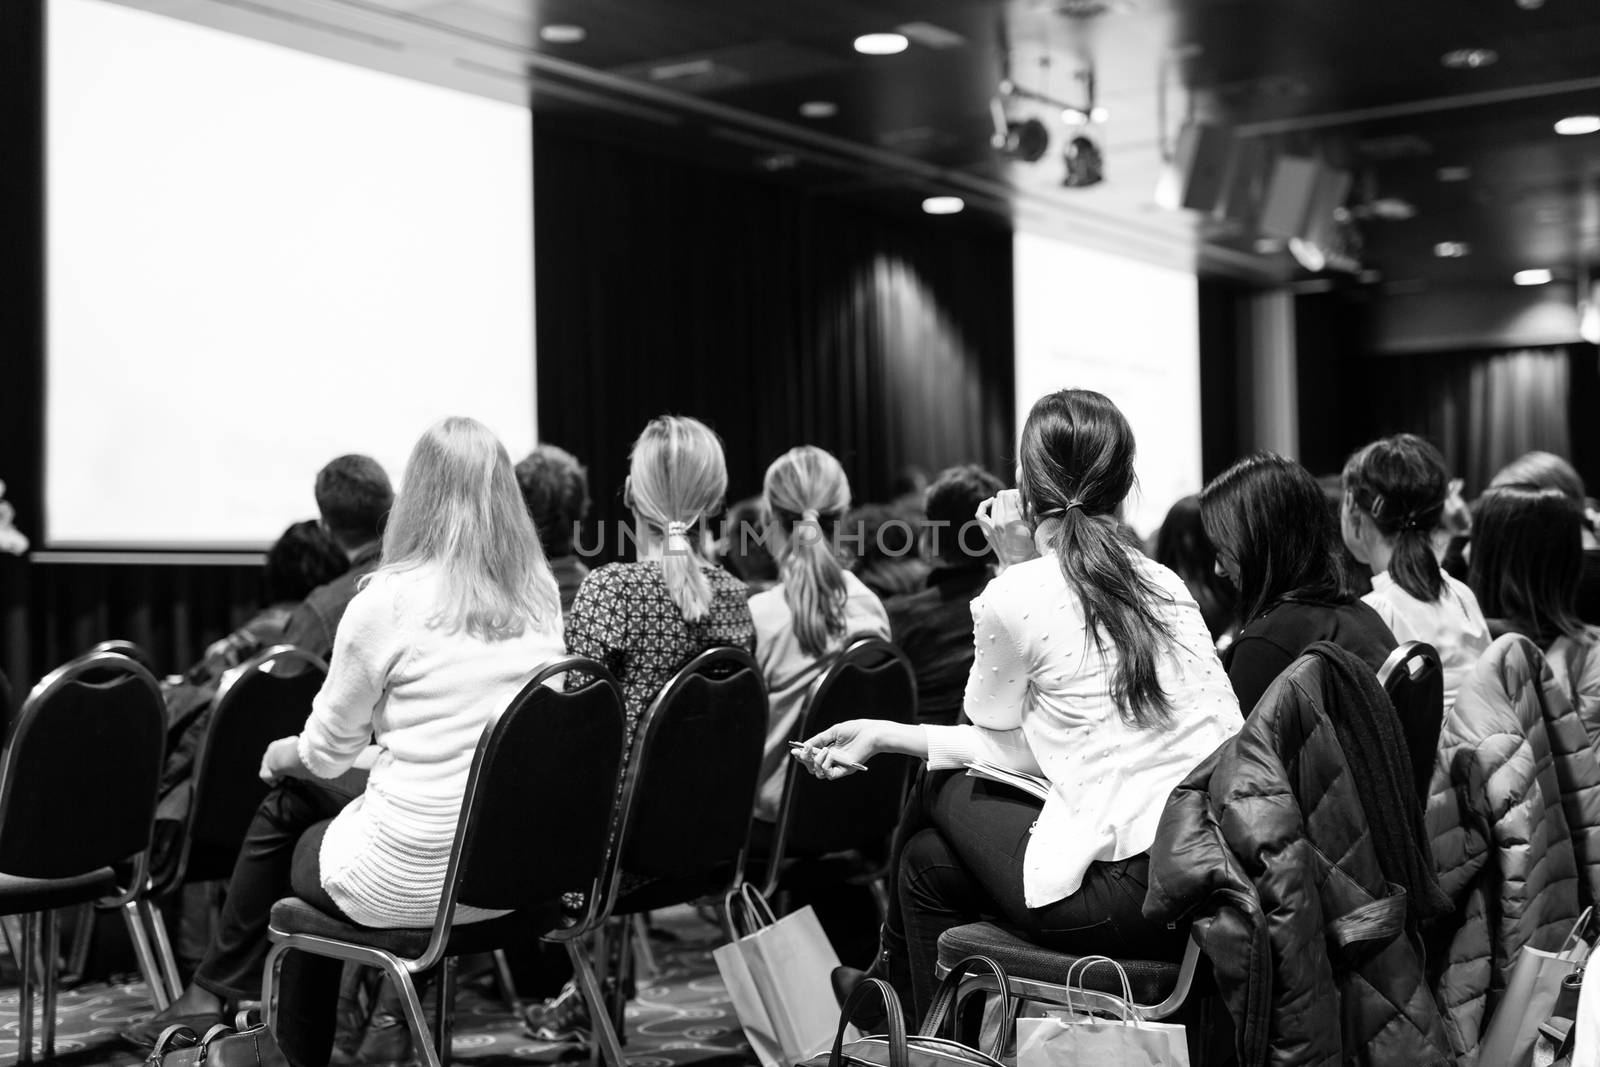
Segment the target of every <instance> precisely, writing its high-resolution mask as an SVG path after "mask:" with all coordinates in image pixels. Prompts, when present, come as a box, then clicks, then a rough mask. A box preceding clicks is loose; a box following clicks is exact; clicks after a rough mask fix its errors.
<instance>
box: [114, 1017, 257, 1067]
mask: <svg viewBox="0 0 1600 1067" xmlns="http://www.w3.org/2000/svg"><path fill="white" fill-rule="evenodd" d="M144 1062H145V1067H289V1061H288V1060H287V1059H285V1058H284V1055H283V1050H282V1049H280V1048H278V1042H277V1040H276V1039H275V1038H274V1037H273V1036H272V1031H271V1030H269V1029H267V1027H266V1024H264V1023H263V1022H262V1021H261V1019H260V1017H259V1016H257V1015H256V1013H255V1012H253V1011H241V1012H240V1013H239V1014H238V1015H237V1016H235V1017H234V1020H233V1025H232V1026H229V1025H228V1024H226V1023H218V1024H217V1025H215V1026H213V1027H212V1028H211V1029H209V1030H207V1031H206V1032H205V1034H204V1036H201V1035H198V1034H196V1033H195V1032H194V1031H193V1030H192V1029H190V1028H189V1027H187V1026H183V1025H182V1024H174V1025H172V1026H169V1027H167V1028H166V1029H165V1030H163V1031H161V1036H160V1037H158V1038H156V1047H155V1048H153V1049H151V1051H150V1056H149V1058H148V1059H146V1060H145V1061H144Z"/></svg>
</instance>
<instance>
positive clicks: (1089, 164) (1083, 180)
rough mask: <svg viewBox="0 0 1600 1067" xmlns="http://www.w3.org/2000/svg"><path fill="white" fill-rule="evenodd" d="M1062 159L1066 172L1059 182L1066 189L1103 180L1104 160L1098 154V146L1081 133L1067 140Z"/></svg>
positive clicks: (1095, 183)
mask: <svg viewBox="0 0 1600 1067" xmlns="http://www.w3.org/2000/svg"><path fill="white" fill-rule="evenodd" d="M1062 160H1063V162H1065V163H1066V166H1067V173H1066V177H1064V178H1063V179H1062V180H1061V184H1062V185H1064V186H1066V187H1067V188H1068V189H1082V188H1084V187H1085V186H1088V185H1098V184H1099V183H1100V182H1102V181H1104V180H1105V176H1106V161H1105V157H1104V156H1102V155H1101V154H1100V146H1099V145H1097V144H1095V143H1094V142H1093V141H1091V140H1089V138H1087V137H1085V136H1083V135H1082V134H1079V135H1078V136H1077V137H1074V138H1073V139H1072V140H1071V141H1069V142H1067V150H1066V152H1065V154H1064V155H1063V157H1062Z"/></svg>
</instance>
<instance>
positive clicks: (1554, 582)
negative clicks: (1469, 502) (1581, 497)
mask: <svg viewBox="0 0 1600 1067" xmlns="http://www.w3.org/2000/svg"><path fill="white" fill-rule="evenodd" d="M1582 527H1583V513H1582V512H1581V511H1579V510H1578V505H1577V504H1575V503H1573V501H1572V499H1571V498H1570V497H1568V496H1567V495H1566V494H1565V493H1563V492H1562V491H1561V490H1559V489H1539V488H1536V487H1534V486H1531V485H1507V486H1503V487H1501V488H1498V489H1490V490H1489V491H1488V492H1486V493H1484V494H1483V496H1482V497H1480V498H1479V499H1478V505H1477V507H1476V508H1475V509H1474V511H1473V515H1472V562H1471V565H1470V567H1469V569H1468V571H1467V584H1469V585H1470V586H1472V591H1473V592H1474V593H1475V594H1477V597H1478V606H1479V607H1481V608H1482V609H1483V613H1484V614H1485V615H1486V616H1488V617H1489V618H1492V619H1505V620H1506V621H1507V622H1508V623H1510V624H1511V625H1512V626H1513V627H1514V628H1515V629H1516V630H1518V631H1519V632H1521V633H1524V634H1526V635H1527V636H1528V637H1530V638H1532V639H1533V641H1534V642H1535V643H1536V644H1538V645H1540V646H1547V645H1548V644H1549V643H1550V642H1551V641H1553V640H1555V639H1556V638H1557V637H1562V636H1566V637H1572V638H1576V639H1578V640H1582V639H1583V638H1584V634H1585V630H1584V626H1583V623H1582V621H1580V620H1579V618H1578V576H1579V573H1580V572H1581V571H1582V569H1583V533H1582Z"/></svg>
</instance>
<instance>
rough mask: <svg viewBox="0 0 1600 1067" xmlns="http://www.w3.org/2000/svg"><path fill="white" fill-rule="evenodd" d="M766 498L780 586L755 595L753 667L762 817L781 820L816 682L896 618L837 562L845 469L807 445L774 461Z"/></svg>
mask: <svg viewBox="0 0 1600 1067" xmlns="http://www.w3.org/2000/svg"><path fill="white" fill-rule="evenodd" d="M763 499H764V501H765V503H766V510H767V523H768V526H767V529H768V532H769V534H770V535H771V537H772V540H773V547H774V548H775V550H776V553H777V557H778V573H779V575H780V577H781V578H782V581H781V583H780V584H779V585H778V586H776V587H775V588H772V589H768V590H767V591H766V592H764V593H757V594H756V595H755V596H753V597H751V598H750V615H751V617H752V618H753V619H754V620H755V630H756V661H757V662H758V663H760V664H761V673H762V674H763V675H764V676H765V678H766V680H767V700H768V704H769V706H770V709H771V715H770V718H769V720H768V724H767V742H766V748H765V750H764V751H763V753H762V757H761V776H760V779H759V782H760V784H759V786H758V787H757V792H756V810H755V816H756V818H758V819H761V820H763V821H764V822H772V821H773V820H775V819H776V818H777V817H778V801H779V800H780V799H781V798H782V795H783V775H784V770H785V763H786V762H787V759H788V753H789V747H788V743H789V741H790V740H792V739H793V737H794V732H795V726H796V724H798V722H799V721H800V712H801V710H802V709H803V708H804V706H805V702H806V695H807V694H808V693H809V692H810V691H811V686H812V684H813V683H814V682H815V681H816V680H817V679H818V678H819V677H821V675H822V673H823V671H825V670H827V668H828V665H829V664H830V663H831V662H832V661H833V658H834V656H835V655H837V654H838V652H839V650H840V649H842V648H843V647H844V646H845V645H846V644H848V643H849V642H850V641H852V640H854V639H856V638H858V637H882V638H885V639H887V638H888V636H889V617H888V615H886V614H885V613H884V610H883V604H882V603H881V602H879V600H878V598H877V597H876V596H875V595H873V592H872V590H870V589H868V588H867V587H866V586H865V585H863V584H862V583H861V580H860V579H858V578H857V577H856V576H855V575H853V574H851V573H850V572H849V571H847V570H845V569H844V567H843V566H841V565H840V563H839V557H838V555H837V552H838V540H837V538H838V534H839V523H840V521H841V520H842V519H843V518H844V517H845V513H846V512H847V511H849V509H850V483H849V481H848V480H847V479H846V478H845V473H844V468H843V467H841V466H840V465H839V461H838V460H837V459H834V458H833V456H831V455H829V454H828V453H827V452H824V451H823V450H822V449H820V448H815V447H813V446H811V445H802V446H800V447H799V448H792V449H790V450H789V451H788V452H785V453H784V454H783V455H781V456H779V457H778V458H777V459H775V460H773V461H772V465H771V466H770V467H768V468H767V477H766V482H765V491H764V494H763Z"/></svg>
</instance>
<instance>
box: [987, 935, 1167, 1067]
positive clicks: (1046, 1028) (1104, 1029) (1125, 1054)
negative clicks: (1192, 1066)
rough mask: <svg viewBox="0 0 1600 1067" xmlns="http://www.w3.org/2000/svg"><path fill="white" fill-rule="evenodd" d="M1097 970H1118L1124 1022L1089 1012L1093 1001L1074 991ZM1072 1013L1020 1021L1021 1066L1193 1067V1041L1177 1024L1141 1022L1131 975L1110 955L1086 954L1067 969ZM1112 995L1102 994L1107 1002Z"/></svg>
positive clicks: (1117, 1002) (1118, 1005)
mask: <svg viewBox="0 0 1600 1067" xmlns="http://www.w3.org/2000/svg"><path fill="white" fill-rule="evenodd" d="M1091 967H1112V968H1114V969H1115V970H1116V972H1117V975H1118V976H1119V977H1120V978H1121V980H1122V996H1121V997H1111V998H1110V999H1111V1001H1112V1002H1114V1003H1115V1005H1116V1010H1117V1014H1118V1016H1119V1017H1118V1018H1114V1019H1107V1018H1102V1017H1100V1016H1098V1015H1095V1014H1094V1013H1093V1012H1091V1011H1090V1010H1089V1004H1088V998H1086V997H1084V998H1081V999H1080V1000H1078V1001H1076V1002H1075V1001H1074V997H1073V993H1074V992H1078V993H1080V994H1081V993H1082V992H1083V989H1082V988H1081V987H1080V986H1077V985H1075V983H1081V982H1082V981H1083V977H1084V975H1085V974H1087V973H1088V971H1089V969H1090V968H1091ZM1066 985H1067V1010H1066V1011H1051V1012H1047V1013H1045V1015H1044V1016H1043V1017H1041V1018H1037V1019H1018V1020H1017V1067H1189V1043H1188V1038H1187V1037H1186V1036H1185V1034H1184V1029H1183V1027H1182V1026H1180V1025H1178V1024H1176V1023H1159V1022H1150V1021H1148V1020H1145V1019H1141V1018H1139V1016H1138V1013H1137V1012H1136V1011H1135V1010H1134V1008H1133V989H1132V987H1131V986H1130V985H1129V983H1128V972H1127V971H1125V970H1123V968H1122V965H1121V964H1120V963H1118V962H1117V961H1116V960H1113V959H1111V958H1110V957H1107V956H1084V957H1083V958H1082V959H1078V960H1074V961H1073V963H1072V966H1071V967H1069V968H1067V982H1066ZM1106 997H1107V994H1104V993H1101V994H1099V997H1098V999H1102V1000H1103V999H1104V998H1106Z"/></svg>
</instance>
